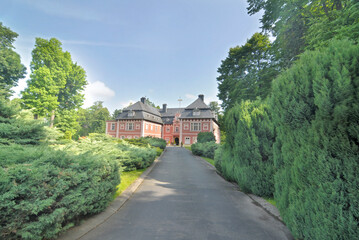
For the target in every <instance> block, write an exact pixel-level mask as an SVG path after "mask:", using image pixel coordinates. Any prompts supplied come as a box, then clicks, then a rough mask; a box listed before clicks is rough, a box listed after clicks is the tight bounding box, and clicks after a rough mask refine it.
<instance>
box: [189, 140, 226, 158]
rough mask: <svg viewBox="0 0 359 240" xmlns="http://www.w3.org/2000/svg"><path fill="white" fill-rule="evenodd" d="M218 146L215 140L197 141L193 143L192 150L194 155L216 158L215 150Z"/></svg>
mask: <svg viewBox="0 0 359 240" xmlns="http://www.w3.org/2000/svg"><path fill="white" fill-rule="evenodd" d="M218 147H219V145H218V144H217V143H215V142H206V143H195V144H192V145H191V150H192V153H193V154H194V155H197V156H203V157H208V158H211V159H214V152H215V151H216V149H217V148H218Z"/></svg>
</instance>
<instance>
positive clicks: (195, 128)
mask: <svg viewBox="0 0 359 240" xmlns="http://www.w3.org/2000/svg"><path fill="white" fill-rule="evenodd" d="M191 131H192V132H199V131H201V123H191Z"/></svg>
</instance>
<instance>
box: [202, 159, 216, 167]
mask: <svg viewBox="0 0 359 240" xmlns="http://www.w3.org/2000/svg"><path fill="white" fill-rule="evenodd" d="M201 158H203V159H204V160H206V161H207V162H209V163H210V164H211V165H213V166H214V160H213V159H212V158H208V157H201Z"/></svg>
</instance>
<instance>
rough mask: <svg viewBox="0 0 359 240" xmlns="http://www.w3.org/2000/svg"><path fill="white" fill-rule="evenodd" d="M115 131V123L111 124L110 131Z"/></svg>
mask: <svg viewBox="0 0 359 240" xmlns="http://www.w3.org/2000/svg"><path fill="white" fill-rule="evenodd" d="M115 129H116V123H111V131H114V130H115Z"/></svg>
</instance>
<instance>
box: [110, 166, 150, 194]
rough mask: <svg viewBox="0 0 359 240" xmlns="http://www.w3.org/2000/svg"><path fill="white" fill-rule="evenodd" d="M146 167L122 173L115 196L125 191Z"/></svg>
mask: <svg viewBox="0 0 359 240" xmlns="http://www.w3.org/2000/svg"><path fill="white" fill-rule="evenodd" d="M145 170H146V169H139V170H134V171H130V172H122V173H121V183H120V184H119V185H117V191H116V193H115V195H114V196H113V198H114V199H115V198H117V197H118V196H119V195H120V194H121V193H122V192H123V191H125V190H126V188H128V187H129V186H130V185H131V184H132V183H133V182H134V181H135V180H136V179H137V178H138V177H139V176H141V174H142V173H143V172H144V171H145Z"/></svg>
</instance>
